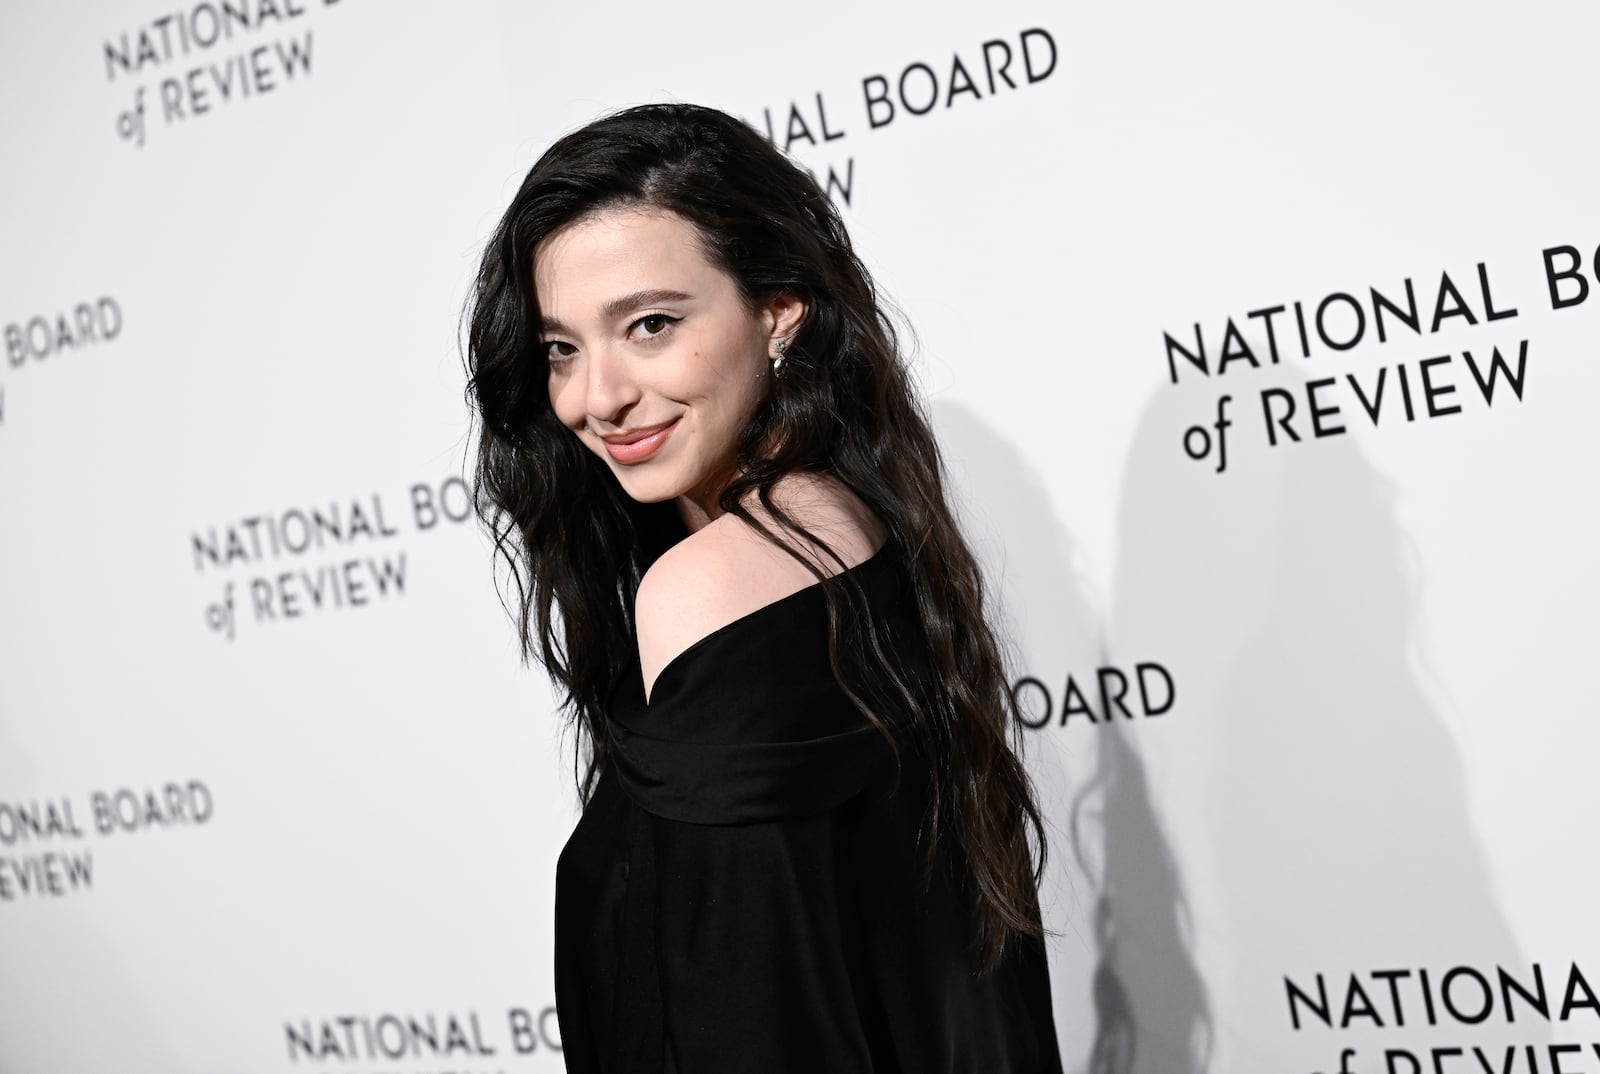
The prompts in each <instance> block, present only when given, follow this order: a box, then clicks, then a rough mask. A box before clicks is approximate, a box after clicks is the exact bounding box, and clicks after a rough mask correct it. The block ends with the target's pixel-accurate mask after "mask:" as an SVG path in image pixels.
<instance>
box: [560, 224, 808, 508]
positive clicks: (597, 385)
mask: <svg viewBox="0 0 1600 1074" xmlns="http://www.w3.org/2000/svg"><path fill="white" fill-rule="evenodd" d="M534 288H535V290H536V292H537V294H538V299H539V311H540V313H541V314H542V316H543V330H542V332H541V334H540V337H539V338H540V346H541V347H542V348H543V349H544V351H545V353H546V354H547V356H548V358H549V362H550V402H551V404H552V405H553V406H554V408H555V412H556V416H557V417H558V418H560V419H561V421H562V423H563V424H565V425H566V426H567V428H569V429H571V430H572V431H573V432H574V433H576V434H577V437H578V439H579V440H581V441H582V442H583V444H584V446H585V447H587V448H588V449H589V450H591V451H593V452H594V453H595V454H596V455H598V456H600V458H602V459H604V460H605V462H606V464H607V465H608V466H610V467H611V471H612V472H613V473H614V474H616V475H617V480H618V481H619V482H621V484H622V487H623V489H624V490H625V491H626V492H627V493H628V495H629V496H632V497H633V498H634V499H635V500H638V501H640V502H642V503H655V502H659V501H661V500H666V499H675V500H677V501H678V507H679V511H680V513H681V514H682V515H683V518H684V521H685V523H686V524H687V525H688V527H689V529H690V530H696V529H699V528H700V526H702V525H704V524H705V523H706V522H708V521H710V520H711V519H712V518H714V517H716V515H717V514H719V513H720V512H719V511H718V509H717V507H716V499H717V495H718V493H720V492H721V490H722V489H723V487H724V486H726V484H727V482H728V481H729V479H731V478H732V476H733V458H734V448H735V445H736V443H737V442H738V439H739V435H740V433H741V432H743V430H744V428H745V426H746V424H748V422H749V420H750V418H751V415H752V414H753V413H754V412H755V409H756V406H757V404H758V403H759V402H760V401H761V398H762V397H763V396H764V395H765V393H766V392H767V391H768V390H769V387H768V386H769V385H770V383H771V380H772V378H771V376H770V372H769V371H770V368H771V366H770V361H771V356H772V355H773V354H774V353H775V349H774V348H775V344H776V341H777V340H779V339H786V338H787V337H788V336H789V335H790V334H791V333H792V332H793V330H794V328H795V327H797V326H798V323H799V320H800V317H801V314H802V313H803V309H804V307H803V305H802V304H801V303H800V302H799V300H797V299H795V298H793V297H792V296H787V295H780V296H776V297H774V298H773V299H772V300H771V301H770V302H769V303H767V304H766V305H764V306H763V308H762V309H761V310H760V311H759V312H757V313H751V312H750V310H749V309H748V308H747V307H746V306H745V305H744V303H743V302H742V301H740V298H739V291H738V287H737V285H736V284H735V283H734V281H733V279H732V277H730V276H728V275H727V274H726V273H725V272H723V271H722V270H721V269H719V268H717V267H716V266H714V265H712V264H711V263H710V262H709V261H707V260H706V258H705V256H704V254H703V253H702V252H701V249H700V244H699V242H698V240H697V236H696V233H695V230H694V227H693V225H691V224H690V223H689V222H688V221H686V220H684V219H683V218H682V217H680V216H678V215H676V214H674V213H670V212H664V211H661V210H646V209H615V210H609V211H606V212H603V213H600V214H597V215H595V216H592V217H589V218H586V219H583V220H580V221H578V222H575V223H573V224H570V225H568V226H567V227H565V228H562V229H561V230H559V231H557V232H555V233H554V234H552V235H550V236H548V237H546V238H545V240H544V241H543V242H541V243H540V244H539V246H538V248H537V249H536V250H535V251H534ZM764 374H765V375H764Z"/></svg>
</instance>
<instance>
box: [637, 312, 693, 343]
mask: <svg viewBox="0 0 1600 1074" xmlns="http://www.w3.org/2000/svg"><path fill="white" fill-rule="evenodd" d="M681 320H683V318H682V317H669V316H667V315H666V314H665V313H650V314H646V315H645V316H643V317H640V318H639V319H638V320H637V321H634V322H633V324H632V325H631V326H630V327H632V328H639V327H641V326H642V327H643V328H644V334H645V338H646V339H655V338H657V337H659V336H664V335H666V334H667V333H668V332H669V331H671V330H672V326H673V325H675V324H677V323H678V322H679V321H681Z"/></svg>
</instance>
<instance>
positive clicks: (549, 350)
mask: <svg viewBox="0 0 1600 1074" xmlns="http://www.w3.org/2000/svg"><path fill="white" fill-rule="evenodd" d="M571 346H572V344H570V343H561V342H554V343H545V344H543V347H544V356H545V360H546V361H548V362H549V363H550V364H551V365H559V364H561V363H562V362H565V361H568V360H569V359H570V358H571V357H572V355H571V354H570V353H566V354H563V353H562V352H561V351H559V350H557V349H556V348H558V347H568V348H570V347H571Z"/></svg>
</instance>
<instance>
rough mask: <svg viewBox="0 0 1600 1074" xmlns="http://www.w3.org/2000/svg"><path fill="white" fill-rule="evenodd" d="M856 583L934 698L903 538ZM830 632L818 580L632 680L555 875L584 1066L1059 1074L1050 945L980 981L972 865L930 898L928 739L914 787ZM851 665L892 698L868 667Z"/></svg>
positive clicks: (954, 869) (576, 1052) (612, 1071)
mask: <svg viewBox="0 0 1600 1074" xmlns="http://www.w3.org/2000/svg"><path fill="white" fill-rule="evenodd" d="M844 573H845V575H849V576H853V578H854V580H855V581H857V582H859V583H860V585H861V587H862V591H863V593H864V595H865V596H866V598H867V601H868V605H869V607H870V610H871V613H872V616H873V618H874V619H875V620H876V621H877V622H878V624H879V627H878V628H879V631H880V637H887V639H888V643H887V645H886V650H887V653H888V656H889V658H890V659H891V660H892V661H894V662H895V666H896V667H897V669H898V670H899V671H900V673H901V675H902V676H903V677H904V678H905V679H906V681H907V682H909V683H911V684H912V685H913V688H914V689H919V688H924V687H925V686H926V683H927V681H928V675H929V672H928V666H927V657H926V638H925V635H924V634H923V633H922V628H921V624H920V621H919V619H918V617H917V614H916V611H915V604H914V602H913V597H912V593H911V590H910V580H909V577H908V576H907V572H906V569H905V564H904V560H903V557H902V556H901V555H900V554H899V553H898V552H897V550H896V546H895V545H894V543H893V542H892V541H891V543H890V544H888V545H885V546H884V547H883V548H881V549H880V550H879V551H878V552H877V553H875V554H874V555H873V556H871V557H869V558H868V559H866V560H863V561H862V562H861V563H859V564H857V565H855V566H854V567H851V568H849V569H848V570H847V571H846V572H844ZM841 599H842V598H841ZM843 607H844V605H842V604H841V608H843ZM827 629H828V616H827V606H826V604H825V602H824V598H823V593H822V590H821V584H820V583H816V584H813V585H811V586H808V587H807V588H804V589H801V590H798V591H796V592H794V593H791V594H789V595H788V596H786V597H782V598H780V599H779V600H777V601H774V602H772V603H770V604H767V605H765V606H763V607H761V608H758V609H757V610H756V611H754V612H751V613H750V614H748V615H745V616H743V617H741V618H739V619H736V620H734V621H733V622H731V623H729V624H727V625H726V626H724V627H722V628H720V629H718V630H716V631H714V632H712V633H711V634H709V635H707V636H706V637H704V638H702V639H701V640H699V641H698V642H696V643H695V644H693V645H691V646H690V647H689V648H688V649H686V650H684V651H683V652H682V653H680V654H679V655H678V656H677V657H675V658H674V659H673V660H672V661H671V662H670V663H668V664H667V666H666V667H665V668H663V669H662V671H661V673H660V675H659V676H658V677H657V679H656V682H655V684H654V687H653V690H652V695H653V696H652V697H651V699H650V701H649V702H648V704H647V703H646V702H645V699H644V688H643V682H642V675H641V673H640V671H639V669H638V662H637V660H635V661H634V667H633V669H632V670H631V672H630V673H629V674H628V675H625V676H624V677H622V678H621V679H620V680H619V681H618V683H617V684H616V685H615V688H614V690H613V692H612V695H611V702H610V705H609V711H608V713H607V718H608V726H609V731H610V735H611V753H610V757H609V760H608V761H607V764H606V767H605V769H604V770H603V772H602V774H601V776H600V779H599V782H598V784H597V785H596V788H595V792H594V794H593V796H592V797H591V799H590V801H589V803H588V804H587V806H586V807H585V809H584V813H583V816H582V818H581V819H580V820H579V822H578V825H577V827H576V828H575V829H574V830H573V833H572V836H571V838H570V839H569V840H568V842H567V845H566V847H565V849H564V850H563V851H562V853H561V857H560V861H559V862H558V865H557V869H556V944H555V948H556V949H555V955H556V1009H557V1017H558V1020H559V1022H560V1026H561V1039H562V1047H563V1052H564V1056H565V1059H566V1065H567V1070H568V1071H571V1072H575V1074H591V1072H594V1074H598V1072H605V1074H646V1072H648V1074H662V1072H681V1074H754V1072H764V1074H782V1072H795V1074H800V1072H804V1074H820V1072H829V1074H847V1072H865V1071H872V1072H879V1074H881V1072H889V1071H893V1072H905V1074H911V1072H916V1074H939V1072H947V1071H948V1072H955V1071H961V1072H983V1074H1035V1072H1052V1074H1059V1072H1060V1070H1061V1059H1060V1053H1059V1050H1058V1047H1057V1041H1056V1033H1055V1027H1054V1024H1053V1022H1052V1017H1051V1003H1050V980H1049V972H1048V969H1047V966H1046V961H1045V952H1044V947H1043V945H1042V944H1041V943H1039V942H1037V941H1032V940H1029V941H1026V942H1023V943H1022V944H1020V945H1019V946H1018V947H1017V948H1015V949H1014V950H1013V951H1012V953H1011V955H1010V956H1008V960H1007V962H1006V963H1005V964H1004V965H1003V966H1002V967H1001V968H1000V969H998V970H996V971H995V972H994V973H992V974H989V975H987V976H984V977H981V978H980V977H978V976H977V973H976V967H975V964H974V962H973V959H972V956H971V954H970V952H969V949H968V944H967V942H966V937H967V935H968V931H967V929H968V925H967V922H968V907H969V906H970V899H971V897H972V896H971V894H970V892H969V891H968V885H966V884H964V883H963V882H962V880H961V877H962V876H963V875H964V869H963V868H961V867H960V865H959V862H958V860H957V854H958V853H959V852H949V851H943V852H941V854H940V856H939V857H938V859H937V865H936V868H935V869H934V872H933V875H932V881H931V889H930V888H926V887H924V885H923V883H922V875H923V874H922V863H923V856H922V852H921V844H920V843H919V837H918V832H919V829H920V826H921V822H922V820H923V810H924V808H925V806H926V804H927V794H926V789H925V780H926V774H927V767H926V763H925V761H924V760H923V758H922V757H920V756H919V753H918V750H917V745H916V741H917V740H916V736H915V735H914V734H913V733H911V732H910V731H909V730H901V729H897V730H896V732H895V733H896V735H897V742H898V743H899V744H900V747H901V756H902V766H903V767H902V772H901V776H900V780H899V785H898V788H896V785H895V769H894V762H893V759H892V755H891V753H890V750H889V747H888V744H887V743H886V742H885V740H884V738H883V736H882V734H881V733H880V732H879V731H878V729H877V728H875V727H873V726H872V725H871V724H870V723H868V722H867V720H866V719H865V717H863V716H862V715H861V714H860V713H859V712H858V711H857V709H856V708H855V707H854V706H853V705H852V704H851V703H850V701H849V699H848V698H847V697H846V696H845V695H844V693H843V692H842V691H841V690H840V688H839V686H838V684H837V683H836V682H835V681H834V678H833V675H832V673H831V671H830V669H829V662H828V644H827ZM842 648H843V647H841V649H842ZM839 659H840V661H841V670H842V672H843V674H844V675H845V681H846V682H847V683H849V684H850V685H851V687H852V689H853V690H856V692H857V693H858V694H861V695H862V696H863V697H864V698H866V699H867V700H868V701H869V703H870V702H873V701H874V700H875V699H878V698H881V697H882V696H883V695H881V694H878V693H874V692H873V691H872V690H871V688H870V687H868V686H867V682H868V680H867V679H865V678H863V677H861V676H860V673H859V671H858V668H859V658H858V657H857V656H856V655H855V654H854V652H853V651H852V652H850V653H846V652H844V651H841V652H840V653H839ZM874 681H875V680H874ZM873 707H874V710H875V711H884V710H883V709H881V708H879V707H878V706H877V705H874V706H873ZM891 791H893V792H894V793H891Z"/></svg>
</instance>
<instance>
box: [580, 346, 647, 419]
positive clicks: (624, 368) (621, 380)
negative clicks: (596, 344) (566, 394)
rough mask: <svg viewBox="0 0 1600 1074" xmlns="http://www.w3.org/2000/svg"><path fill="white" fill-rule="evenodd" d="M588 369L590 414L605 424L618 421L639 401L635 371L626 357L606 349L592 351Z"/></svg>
mask: <svg viewBox="0 0 1600 1074" xmlns="http://www.w3.org/2000/svg"><path fill="white" fill-rule="evenodd" d="M588 366H589V368H588V377H589V381H588V384H587V391H588V395H587V399H588V410H589V413H590V414H592V415H593V416H594V417H596V418H599V419H601V420H602V421H607V422H615V421H616V420H617V419H618V418H620V417H621V415H622V413H623V411H625V410H627V408H628V407H629V406H631V405H633V404H634V403H636V402H638V400H639V385H638V383H637V382H636V381H635V380H634V378H633V371H632V370H631V369H630V368H629V367H628V363H627V360H626V359H625V358H624V357H622V356H621V355H620V354H616V353H614V352H613V351H611V350H609V349H606V348H600V349H597V350H595V351H592V352H591V353H590V355H589V363H588Z"/></svg>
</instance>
